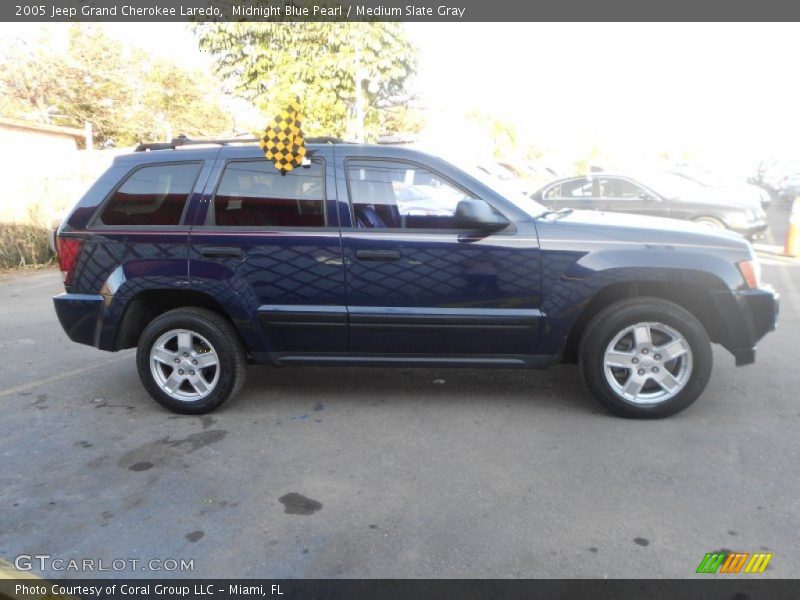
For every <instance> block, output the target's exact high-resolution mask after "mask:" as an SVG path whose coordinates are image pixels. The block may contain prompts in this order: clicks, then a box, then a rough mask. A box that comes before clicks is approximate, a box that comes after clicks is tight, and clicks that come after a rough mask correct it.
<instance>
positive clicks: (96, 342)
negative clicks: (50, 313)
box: [53, 293, 105, 348]
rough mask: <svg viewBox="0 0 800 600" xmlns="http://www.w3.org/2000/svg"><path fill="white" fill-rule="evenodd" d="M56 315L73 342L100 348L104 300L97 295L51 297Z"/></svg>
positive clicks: (60, 295)
mask: <svg viewBox="0 0 800 600" xmlns="http://www.w3.org/2000/svg"><path fill="white" fill-rule="evenodd" d="M53 305H54V306H55V308H56V315H57V316H58V320H59V322H60V323H61V327H63V328H64V331H65V332H66V334H67V336H69V339H71V340H72V341H73V342H78V343H79V344H87V345H89V346H95V347H96V348H99V347H100V331H101V323H102V317H103V311H104V308H105V299H104V298H103V296H101V295H99V294H66V293H64V294H58V295H57V296H53Z"/></svg>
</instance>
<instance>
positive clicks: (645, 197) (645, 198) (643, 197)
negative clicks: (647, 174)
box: [639, 192, 658, 202]
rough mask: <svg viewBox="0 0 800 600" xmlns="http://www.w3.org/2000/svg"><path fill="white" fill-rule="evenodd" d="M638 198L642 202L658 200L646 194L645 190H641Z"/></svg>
mask: <svg viewBox="0 0 800 600" xmlns="http://www.w3.org/2000/svg"><path fill="white" fill-rule="evenodd" d="M639 200H642V201H644V202H656V201H658V198H656V197H655V196H653V195H652V194H648V193H647V192H642V193H641V194H639Z"/></svg>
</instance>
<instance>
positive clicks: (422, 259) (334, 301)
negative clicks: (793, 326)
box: [54, 141, 778, 417]
mask: <svg viewBox="0 0 800 600" xmlns="http://www.w3.org/2000/svg"><path fill="white" fill-rule="evenodd" d="M192 146H193V145H192V144H186V143H184V144H178V143H172V144H168V143H167V144H161V145H148V146H143V147H141V148H140V150H142V151H139V152H134V153H132V154H130V155H127V156H121V157H119V158H117V159H116V160H115V161H114V163H113V165H112V166H111V168H109V169H108V171H106V173H105V174H104V175H102V176H101V177H100V178H99V180H98V181H97V182H96V183H95V184H94V185H93V186H92V187H91V189H90V190H89V191H88V192H87V193H86V195H85V196H84V197H83V198H82V199H81V200H80V202H79V203H78V204H77V206H76V207H75V208H74V209H73V210H72V212H71V214H70V215H69V217H68V218H67V219H66V220H65V222H64V223H63V224H62V226H61V227H60V229H59V232H58V250H59V258H60V263H61V270H62V272H63V276H64V286H65V288H66V293H63V294H60V295H58V296H56V297H55V298H54V302H55V307H56V312H57V313H58V317H59V319H60V321H61V324H62V325H63V327H64V330H65V331H66V332H67V334H68V335H69V337H70V338H71V339H72V340H74V341H76V342H79V343H83V344H89V345H92V346H95V347H97V348H100V349H102V350H111V351H116V350H120V349H122V348H130V347H134V346H136V347H137V348H138V350H137V355H136V362H137V367H138V371H139V375H140V377H141V380H142V383H143V384H144V387H145V388H146V389H147V391H148V392H149V393H150V394H151V395H152V396H153V398H154V399H155V400H156V401H157V402H159V403H160V404H162V405H163V406H165V407H167V408H168V409H170V410H173V411H175V412H180V413H190V414H200V413H204V412H208V411H210V410H213V409H215V408H217V407H218V406H220V405H221V404H222V403H223V402H224V401H225V400H226V399H228V398H230V397H231V396H233V395H234V394H235V393H236V392H237V391H238V390H239V389H240V388H241V386H242V382H243V381H244V377H245V368H246V365H247V363H248V361H252V362H261V363H272V364H275V365H289V364H322V365H342V364H346V365H354V364H359V365H383V366H400V365H402V366H432V365H436V366H444V365H448V366H467V367H479V366H480V367H546V366H547V365H550V364H553V363H556V362H577V363H578V364H579V365H580V370H581V372H582V375H583V378H584V380H585V382H586V385H587V386H588V388H589V390H590V391H591V392H592V394H593V395H594V396H595V397H596V398H597V400H598V401H599V402H600V403H601V404H602V405H603V406H605V407H606V408H607V409H609V410H611V411H613V412H614V413H616V414H619V415H622V416H626V417H663V416H666V415H669V414H673V413H675V412H677V411H679V410H682V409H683V408H685V407H687V406H688V405H689V404H691V403H692V402H693V401H694V400H695V399H696V398H697V397H698V396H699V395H700V393H701V392H702V391H703V388H704V387H705V386H706V383H707V382H708V380H709V376H710V373H711V368H712V353H711V342H716V343H719V344H722V345H723V346H724V347H725V348H727V349H728V350H729V351H730V352H731V353H732V354H733V356H734V357H735V359H736V364H737V365H744V364H748V363H751V362H753V361H754V360H755V344H756V342H757V341H758V340H759V339H760V338H761V337H763V336H764V335H765V334H766V333H767V332H769V331H770V330H772V329H774V327H775V323H776V319H777V314H778V296H777V294H776V293H775V291H774V290H773V289H772V288H770V287H768V286H765V285H762V284H761V282H760V281H759V271H760V269H759V265H758V263H757V261H756V258H755V256H754V254H753V251H752V249H751V247H750V245H749V244H748V242H747V241H745V240H744V239H743V238H741V237H739V236H738V235H736V234H732V233H726V232H720V231H714V230H711V229H710V228H707V227H703V226H701V225H694V224H687V223H683V222H680V221H673V220H669V219H657V218H643V217H635V216H624V215H611V214H603V213H594V212H583V211H571V210H569V209H564V210H559V211H550V210H547V209H546V208H544V207H543V206H541V205H538V204H537V203H536V202H534V201H533V200H531V199H530V198H527V197H524V196H519V197H517V196H516V195H515V194H513V193H509V192H503V191H500V190H499V189H498V188H496V187H493V185H492V184H489V183H487V181H486V180H484V179H482V177H481V176H480V175H479V174H476V175H471V174H468V173H466V172H465V171H462V170H459V169H457V168H456V167H454V166H452V165H451V164H449V163H447V162H445V161H443V160H441V159H439V158H436V157H433V156H429V155H426V154H423V153H421V152H417V151H414V150H411V149H409V148H401V147H388V146H372V145H359V144H346V143H330V142H329V141H327V142H324V143H310V144H309V145H308V158H309V159H310V161H306V162H308V164H307V165H305V166H302V167H299V168H296V169H294V170H293V171H291V172H289V173H288V174H287V175H281V174H280V173H279V172H278V171H277V170H276V169H275V167H274V166H273V165H272V164H271V163H270V162H268V161H267V160H265V158H264V156H263V154H262V153H261V150H260V148H259V147H258V146H256V145H252V144H250V145H242V144H226V143H220V144H216V145H209V144H206V145H198V146H194V147H192ZM332 376H333V377H335V376H336V375H335V374H333V375H332Z"/></svg>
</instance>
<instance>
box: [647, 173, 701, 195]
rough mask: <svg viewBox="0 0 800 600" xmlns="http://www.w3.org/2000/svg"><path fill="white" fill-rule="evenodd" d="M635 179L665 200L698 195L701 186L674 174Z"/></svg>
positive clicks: (651, 174)
mask: <svg viewBox="0 0 800 600" xmlns="http://www.w3.org/2000/svg"><path fill="white" fill-rule="evenodd" d="M635 179H636V180H637V181H638V182H640V183H642V184H643V185H645V186H646V187H649V188H650V189H651V190H653V191H654V192H656V193H657V194H659V195H661V196H664V197H665V198H679V197H681V196H688V195H691V194H696V193H697V191H698V189H699V188H701V185H700V184H699V183H697V182H696V181H692V180H691V179H686V178H685V177H681V176H680V175H675V174H674V173H648V174H646V175H642V176H638V177H635Z"/></svg>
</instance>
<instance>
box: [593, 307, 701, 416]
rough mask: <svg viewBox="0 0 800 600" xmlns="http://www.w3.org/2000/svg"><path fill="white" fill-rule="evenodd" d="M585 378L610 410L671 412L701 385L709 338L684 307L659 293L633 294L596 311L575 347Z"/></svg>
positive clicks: (690, 399) (622, 412)
mask: <svg viewBox="0 0 800 600" xmlns="http://www.w3.org/2000/svg"><path fill="white" fill-rule="evenodd" d="M579 363H580V368H581V373H582V375H583V379H584V381H585V383H586V385H587V387H588V388H589V390H590V391H591V392H592V394H593V395H594V397H595V398H596V399H597V400H598V402H600V404H602V405H603V406H604V407H606V408H607V409H608V410H610V411H611V412H613V413H615V414H617V415H620V416H623V417H631V418H661V417H666V416H669V415H672V414H675V413H677V412H679V411H681V410H683V409H684V408H686V407H687V406H689V405H690V404H691V403H692V402H694V401H695V400H696V399H697V397H698V396H699V395H700V394H701V393H702V391H703V389H705V387H706V384H707V383H708V380H709V378H710V376H711V368H712V364H713V359H712V354H711V342H710V340H709V338H708V335H707V334H706V331H705V329H704V328H703V326H702V324H701V323H700V322H699V321H698V320H697V319H696V318H695V317H694V316H693V315H692V314H691V313H690V312H688V311H687V310H685V309H684V308H682V307H680V306H678V305H677V304H674V303H672V302H667V301H664V300H660V299H658V298H647V297H639V298H631V299H627V300H623V301H620V302H618V303H616V304H613V305H611V306H609V307H607V308H606V309H604V310H602V311H600V313H598V314H597V315H596V316H595V317H594V319H593V320H592V321H591V322H590V323H589V325H588V326H587V327H586V331H585V332H584V334H583V338H582V340H581V345H580V350H579Z"/></svg>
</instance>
